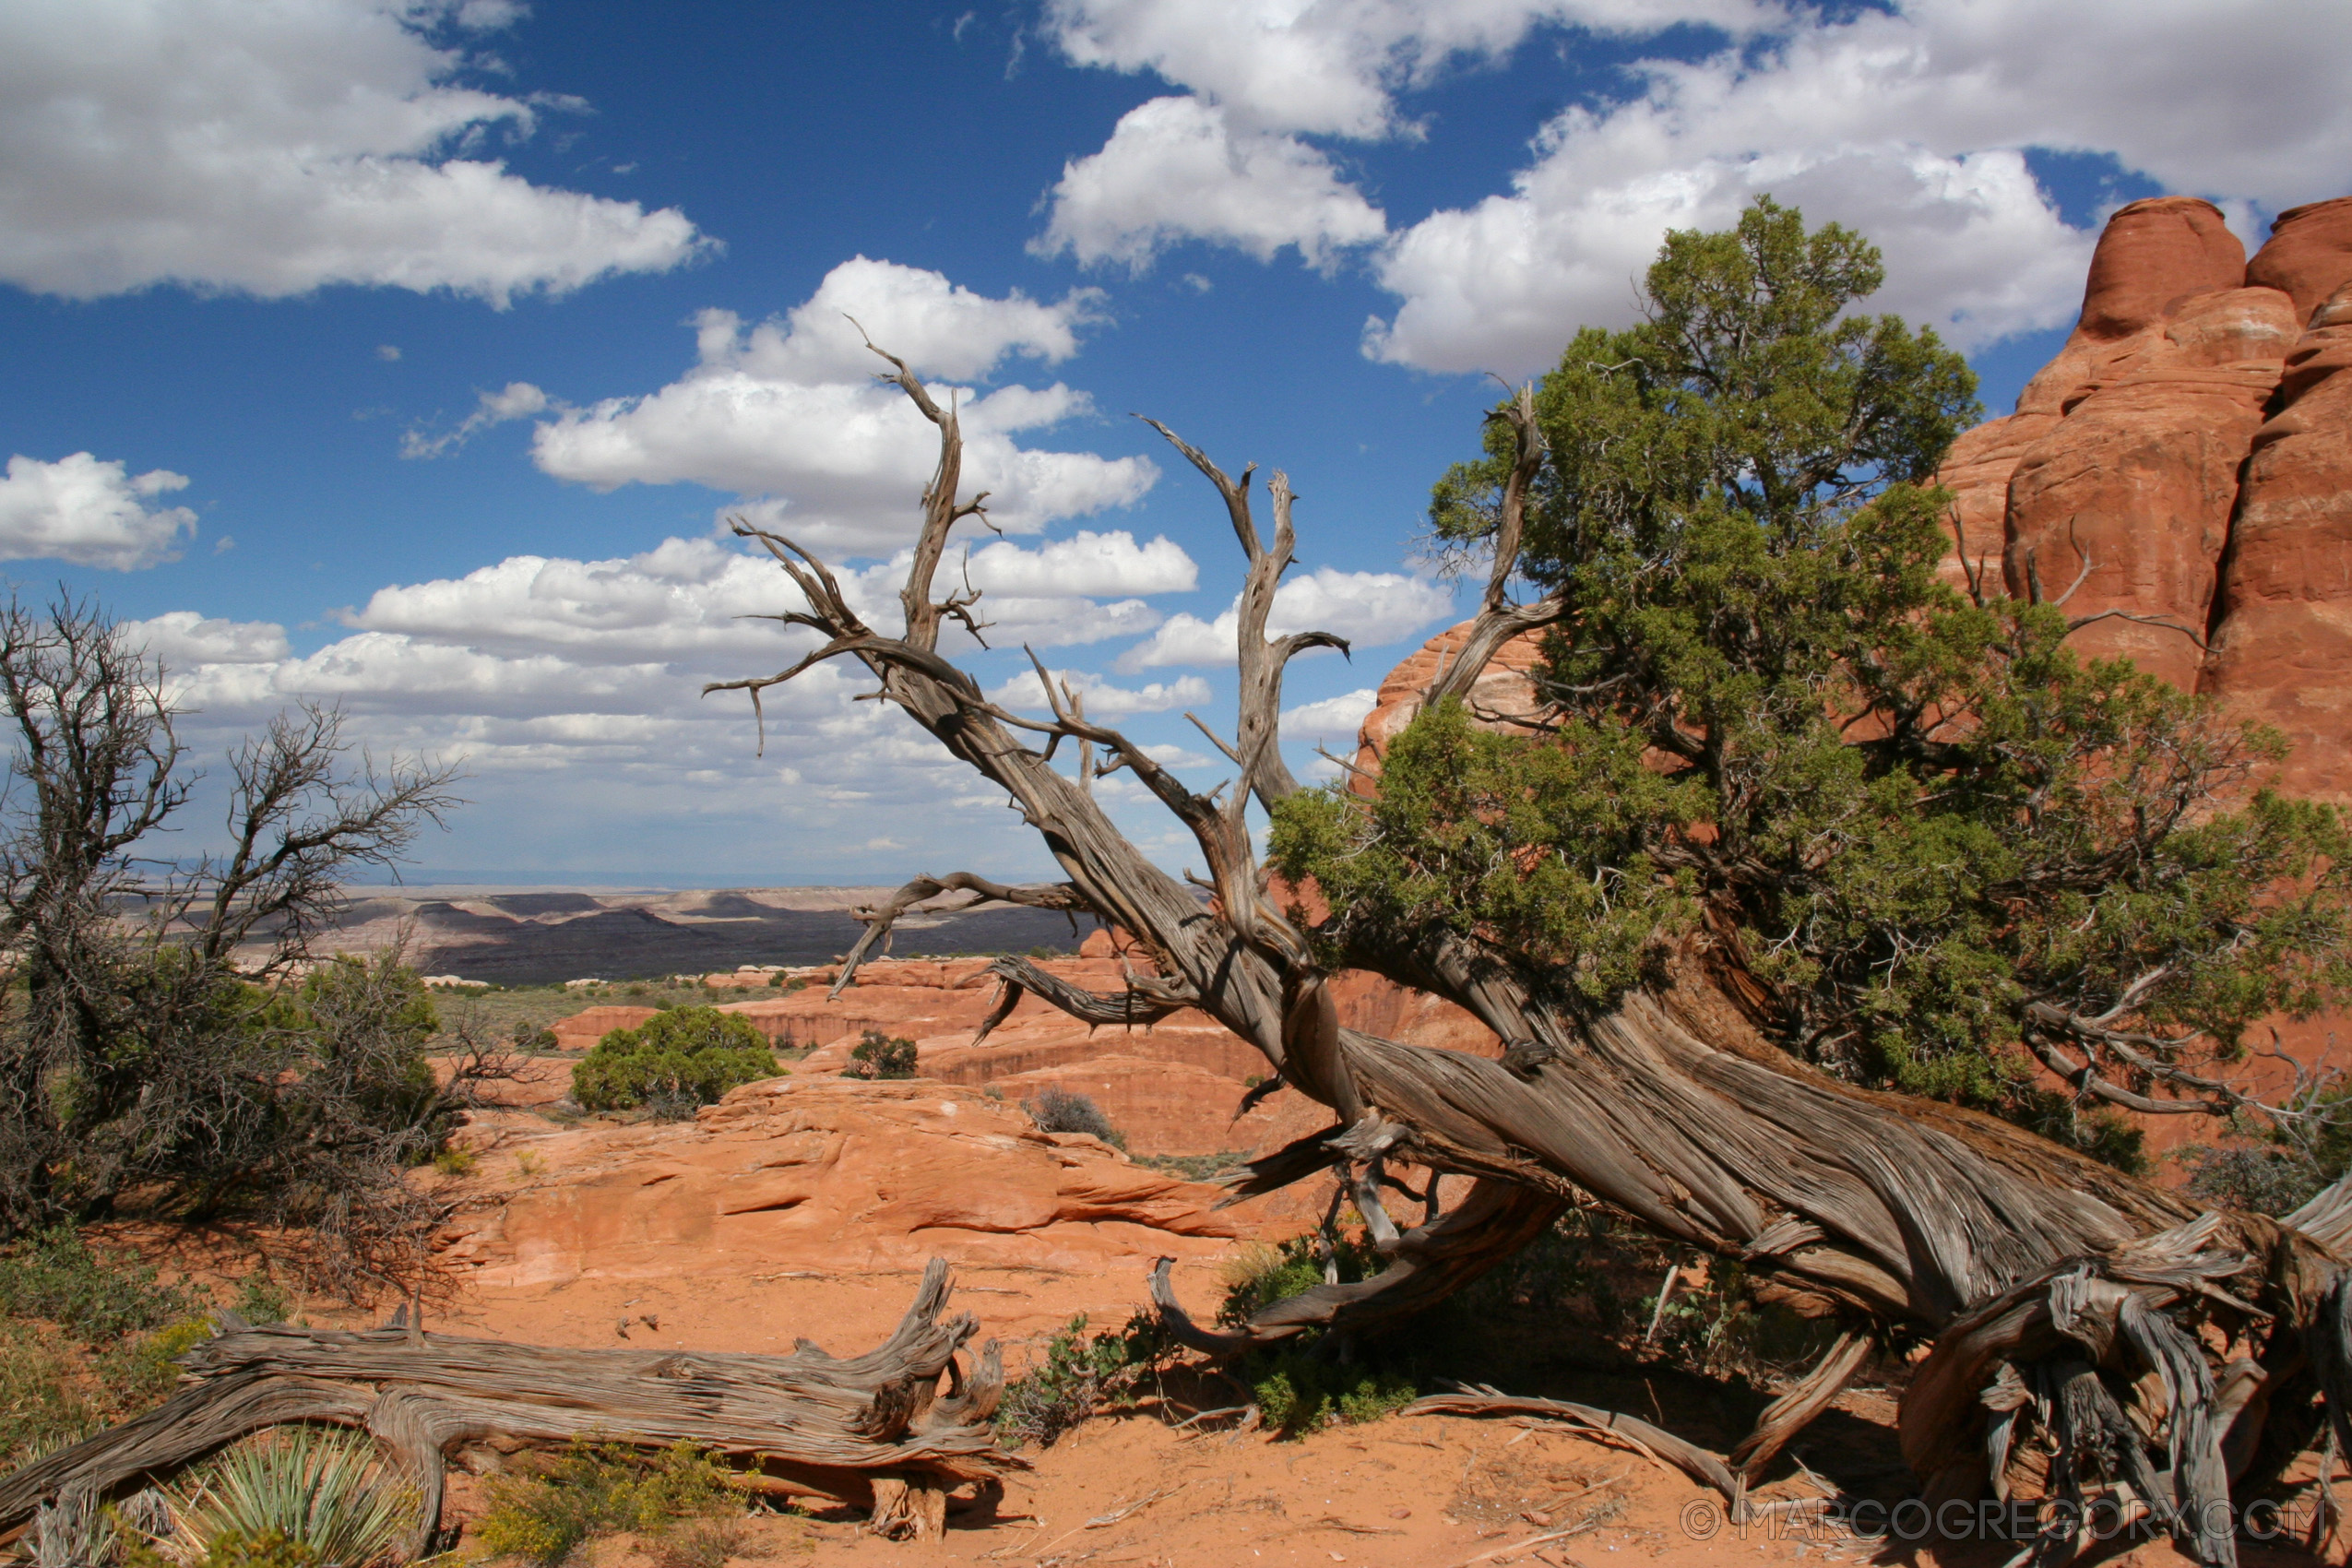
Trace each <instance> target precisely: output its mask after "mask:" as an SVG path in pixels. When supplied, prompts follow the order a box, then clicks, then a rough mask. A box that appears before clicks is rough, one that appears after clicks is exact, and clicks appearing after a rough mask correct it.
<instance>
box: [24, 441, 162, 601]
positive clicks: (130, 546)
mask: <svg viewBox="0 0 2352 1568" xmlns="http://www.w3.org/2000/svg"><path fill="white" fill-rule="evenodd" d="M187 484H188V481H187V476H186V475H184V474H175V473H172V472H171V471H170V470H169V469H152V470H150V471H148V472H147V473H143V474H138V475H136V476H134V475H132V474H130V473H129V472H127V471H126V466H125V464H123V463H120V462H106V461H102V460H101V459H99V458H97V457H92V456H91V455H90V454H89V453H88V452H75V453H72V454H70V455H69V456H66V457H60V458H59V459H58V460H57V461H55V462H53V463H48V462H43V461H42V460H41V459H40V458H38V457H21V456H20V457H10V458H9V459H8V472H7V477H6V478H5V479H0V561H24V560H33V559H47V560H55V561H70V562H72V563H73V564H75V565H77V566H104V567H108V568H110V569H112V570H113V571H117V572H132V571H137V570H138V569H139V568H140V567H143V566H153V565H157V564H160V563H162V562H165V561H176V560H178V559H179V557H180V552H179V542H180V537H181V535H183V534H194V533H195V532H196V514H195V513H194V512H192V511H190V510H189V509H188V508H187V507H185V506H156V505H149V503H150V502H152V501H153V500H154V498H155V497H157V496H159V495H162V494H165V493H169V492H171V491H174V490H184V489H186V488H187Z"/></svg>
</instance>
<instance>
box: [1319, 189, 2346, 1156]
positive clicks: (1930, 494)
mask: <svg viewBox="0 0 2352 1568" xmlns="http://www.w3.org/2000/svg"><path fill="white" fill-rule="evenodd" d="M1882 276H1883V273H1882V268H1881V267H1880V263H1879V256H1878V253H1877V251H1876V250H1875V249H1874V248H1873V247H1872V246H1871V245H1870V244H1867V243H1866V242H1865V241H1863V240H1862V239H1861V238H1860V237H1859V236H1857V235H1855V234H1853V233H1851V232H1848V231H1847V230H1844V229H1841V228H1839V227H1838V226H1837V225H1835V224H1829V225H1825V226H1823V227H1822V228H1820V229H1818V230H1815V231H1813V232H1810V233H1809V232H1806V230H1805V227H1804V225H1803V222H1802V220H1800V217H1799V215H1798V214H1797V213H1796V212H1795V211H1794V210H1792V209H1789V208H1782V207H1779V206H1777V205H1776V204H1775V203H1774V202H1772V201H1771V200H1770V199H1769V198H1765V199H1762V200H1759V201H1758V202H1756V203H1755V204H1754V205H1753V206H1752V207H1751V208H1749V209H1748V210H1747V211H1746V212H1745V213H1744V214H1742V216H1741V217H1740V222H1739V225H1738V227H1737V228H1736V229H1734V230H1732V231H1730V232H1721V233H1699V232H1680V233H1675V234H1672V235H1669V238H1668V240H1667V242H1666V244H1665V247H1664V249H1663V251H1662V252H1661V253H1660V255H1659V257H1658V260H1657V264H1656V265H1655V266H1654V267H1652V268H1651V269H1650V272H1649V275H1648V279H1647V283H1646V288H1645V293H1644V302H1645V312H1644V319H1643V320H1642V321H1641V322H1640V323H1639V324H1638V325H1636V326H1634V327H1630V328H1627V329H1625V330H1622V331H1614V332H1611V331H1604V330H1600V329H1598V328H1589V327H1588V328H1586V329H1585V330H1584V331H1582V332H1580V333H1578V334H1577V335H1576V338H1575V339H1574V341H1573V342H1572V343H1570V344H1569V346H1568V349H1567V351H1566V352H1565V353H1564V354H1562V357H1561V361H1560V364H1559V367H1558V368H1557V369H1556V370H1554V371H1552V372H1551V373H1550V374H1548V375H1546V376H1545V377H1543V379H1542V381H1541V383H1540V384H1539V385H1538V386H1537V387H1536V388H1535V390H1534V395H1533V398H1532V401H1531V403H1530V404H1528V405H1526V412H1527V413H1528V414H1530V415H1531V416H1532V421H1531V423H1532V426H1533V428H1532V429H1528V430H1526V431H1525V433H1524V434H1523V429H1522V427H1523V426H1525V425H1527V424H1528V423H1530V421H1528V420H1526V419H1525V418H1522V419H1516V420H1515V419H1514V418H1513V417H1512V415H1513V413H1514V411H1515V406H1513V405H1506V406H1505V408H1504V409H1503V410H1499V411H1498V414H1497V416H1496V417H1495V418H1494V419H1492V420H1491V421H1490V422H1489V425H1488V438H1487V442H1486V453H1485V456H1484V457H1482V458H1481V459H1479V460H1478V461H1475V462H1470V463H1465V464H1462V465H1459V466H1457V467H1456V468H1455V469H1453V470H1452V471H1451V472H1449V473H1448V474H1446V475H1445V476H1444V478H1443V480H1442V481H1440V482H1439V483H1438V485H1437V487H1436V491H1435V495H1434V502H1433V505H1432V507H1431V520H1432V523H1433V525H1434V529H1433V531H1434V533H1435V536H1436V539H1437V540H1438V541H1439V542H1440V543H1441V544H1442V545H1443V546H1444V547H1446V548H1448V549H1451V550H1454V551H1456V552H1475V551H1478V550H1479V549H1481V548H1485V549H1491V548H1492V547H1493V544H1494V542H1495V540H1496V536H1497V533H1498V531H1499V530H1500V529H1503V528H1504V527H1505V526H1506V525H1507V523H1514V522H1515V523H1516V524H1517V525H1518V527H1519V528H1521V529H1523V530H1524V531H1523V533H1522V535H1521V537H1520V539H1519V540H1518V541H1517V542H1518V546H1519V548H1518V552H1517V563H1518V568H1519V573H1520V575H1521V576H1522V578H1523V580H1524V582H1525V583H1526V585H1527V586H1528V587H1530V588H1532V589H1533V590H1535V593H1536V594H1538V595H1539V596H1540V598H1539V599H1538V600H1537V601H1536V602H1535V603H1534V604H1533V605H1532V606H1531V608H1530V611H1529V612H1528V614H1527V616H1526V619H1527V621H1528V622H1530V623H1535V624H1542V626H1543V627H1544V630H1543V633H1542V636H1543V656H1542V660H1541V663H1540V665H1539V667H1538V670H1537V671H1536V677H1535V689H1536V702H1537V707H1536V709H1535V711H1532V712H1528V713H1521V714H1511V715H1500V714H1488V713H1480V712H1477V711H1475V710H1474V709H1473V707H1470V706H1469V705H1467V704H1466V703H1464V702H1462V701H1460V700H1447V701H1442V702H1439V703H1436V704H1433V705H1431V707H1429V708H1428V709H1427V710H1425V711H1424V712H1422V713H1421V714H1420V716H1419V717H1418V718H1417V719H1416V720H1415V722H1414V723H1413V725H1412V727H1411V728H1410V729H1409V730H1408V731H1406V732H1405V733H1404V734H1403V735H1401V736H1400V737H1399V738H1398V739H1397V740H1396V742H1395V744H1394V746H1393V748H1392V749H1391V750H1390V752H1389V753H1388V754H1387V757H1386V759H1385V762H1384V768H1383V771H1382V773H1381V776H1380V778H1379V784H1378V790H1377V798H1376V799H1366V798H1364V796H1363V795H1362V794H1361V793H1359V792H1350V791H1348V790H1344V789H1342V790H1325V791H1322V792H1318V793H1312V794H1305V795H1301V796H1296V797H1293V798H1292V799H1291V800H1290V801H1289V802H1286V803H1285V804H1284V805H1283V806H1282V807H1281V808H1280V810H1278V811H1277V820H1276V826H1275V832H1274V840H1273V842H1274V850H1275V857H1276V859H1277V862H1278V864H1279V865H1280V868H1281V869H1282V871H1283V872H1284V873H1285V874H1286V875H1288V876H1289V877H1291V878H1294V879H1304V878H1308V877H1313V878H1314V879H1315V880H1316V881H1317V882H1318V883H1319V885H1320V886H1321V889H1322V891H1323V893H1324V897H1327V898H1328V899H1329V901H1330V904H1331V906H1332V908H1333V909H1334V910H1335V915H1334V918H1333V919H1332V920H1331V921H1330V922H1328V924H1327V925H1326V926H1325V927H1324V930H1323V932H1322V938H1323V941H1324V945H1325V946H1326V947H1327V948H1329V949H1331V950H1332V951H1333V952H1335V953H1343V952H1344V951H1345V950H1346V949H1348V947H1350V946H1355V947H1359V948H1361V947H1366V946H1370V945H1373V944H1394V943H1398V942H1405V943H1411V942H1414V941H1416V940H1420V939H1422V938H1424V937H1426V936H1427V935H1430V934H1432V933H1434V932H1439V931H1445V932H1453V933H1456V934H1458V935H1461V936H1465V937H1467V938H1469V939H1471V940H1473V941H1474V942H1476V943H1477V944H1480V945H1481V946H1483V947H1485V948H1486V949H1488V950H1489V951H1490V952H1491V954H1492V955H1494V956H1496V958H1497V960H1498V961H1501V962H1506V963H1508V964H1510V965H1511V966H1512V967H1513V968H1515V969H1517V970H1519V971H1521V972H1523V973H1525V974H1526V975H1527V976H1528V977H1530V978H1531V979H1532V980H1535V981H1536V982H1537V983H1538V985H1540V986H1541V987H1543V988H1544V989H1545V990H1547V991H1549V992H1551V993H1553V994H1555V995H1557V996H1559V997H1561V998H1562V1000H1564V1001H1566V1002H1567V1003H1569V1004H1573V1005H1574V1006H1577V1007H1580V1008H1583V1009H1586V1011H1593V1010H1598V1009H1599V1008H1603V1007H1606V1006H1607V1005H1608V1004H1610V1003H1611V1002H1612V1001H1613V1000H1614V999H1615V998H1616V997H1617V996H1618V995H1619V994H1621V992H1623V991H1624V990H1625V988H1627V987H1628V986H1629V985H1632V984H1633V983H1635V982H1636V981H1637V980H1641V979H1642V978H1643V977H1644V975H1645V970H1648V969H1654V968H1655V966H1656V965H1657V963H1658V962H1659V961H1660V959H1661V957H1662V956H1663V955H1664V954H1665V953H1666V952H1667V951H1668V949H1669V947H1670V946H1672V945H1673V944H1677V943H1678V942H1679V941H1681V939H1683V938H1686V937H1688V936H1690V935H1692V934H1693V933H1696V932H1701V931H1704V932H1705V933H1706V934H1707V936H1708V937H1709V938H1710V939H1711V945H1712V948H1713V950H1714V951H1715V952H1716V954H1717V955H1719V956H1722V957H1724V958H1726V959H1728V962H1729V964H1730V966H1731V967H1732V968H1734V969H1735V970H1736V971H1737V973H1738V989H1739V991H1740V992H1741V993H1742V994H1743V995H1745V996H1747V997H1748V998H1749V1000H1750V1001H1751V1003H1752V1004H1753V1006H1754V1008H1755V1010H1756V1011H1757V1012H1758V1014H1759V1015H1760V1016H1761V1017H1762V1019H1763V1020H1764V1022H1765V1023H1766V1024H1767V1026H1768V1028H1769V1030H1770V1032H1772V1033H1773V1034H1775V1035H1776V1037H1777V1039H1779V1040H1780V1041H1781V1042H1782V1043H1783V1044H1784V1045H1785V1046H1786V1048H1787V1049H1788V1050H1789V1051H1792V1052H1794V1053H1795V1054H1796V1055H1798V1056H1800V1057H1801V1058H1803V1059H1804V1060H1806V1061H1809V1062H1812V1063H1817V1064H1819V1065H1822V1066H1823V1067H1826V1068H1828V1069H1829V1070H1831V1071H1833V1072H1835V1074H1837V1075H1839V1076H1841V1077H1844V1078H1846V1079H1847V1080H1848V1081H1850V1082H1854V1083H1858V1084H1862V1085H1867V1086H1872V1087H1888V1088H1895V1089H1900V1090H1903V1091H1907V1092H1909V1093H1913V1094H1920V1095H1927V1096H1932V1097H1935V1098H1938V1099H1948V1100H1954V1101H1958V1102H1961V1103H1966V1104H1969V1105H1974V1106H1978V1107H1981V1108H1985V1109H1990V1110H1992V1111H1996V1112H1997V1113H1999V1114H2002V1115H2003V1116H2006V1117H2008V1118H2010V1119H2012V1120H2014V1121H2017V1122H2020V1123H2025V1124H2027V1125H2030V1126H2033V1127H2035V1128H2037V1129H2039V1130H2041V1131H2044V1132H2048V1133H2051V1134H2056V1135H2060V1136H2063V1137H2067V1138H2071V1139H2073V1141H2076V1142H2077V1143H2079V1144H2081V1145H2083V1146H2087V1147H2090V1148H2092V1149H2094V1150H2096V1151H2097V1152H2098V1153H2099V1154H2101V1155H2102V1156H2104V1157H2105V1158H2108V1159H2110V1160H2112V1161H2114V1162H2117V1163H2122V1164H2126V1165H2129V1164H2131V1163H2132V1161H2133V1159H2134V1158H2135V1150H2136V1145H2137V1140H2138V1134H2137V1132H2136V1131H2135V1130H2133V1129H2132V1128H2130V1127H2128V1126H2127V1125H2126V1124H2125V1123H2124V1122H2123V1121H2122V1119H2120V1118H2118V1117H2116V1116H2114V1115H2112V1114H2111V1113H2106V1110H2105V1108H2111V1107H2126V1108H2130V1109H2132V1110H2134V1111H2204V1110H2210V1109H2221V1110H2229V1109H2232V1108H2235V1107H2238V1106H2239V1104H2240V1101H2239V1097H2238V1095H2237V1093H2236V1091H2235V1090H2233V1089H2231V1088H2228V1087H2224V1086H2223V1084H2222V1082H2221V1081H2220V1080H2221V1079H2222V1078H2224V1077H2227V1075H2228V1073H2227V1064H2228V1063H2234V1062H2236V1061H2238V1060H2239V1058H2240V1057H2241V1056H2242V1054H2243V1051H2244V1044H2243V1036H2244V1034H2245V1032H2246V1030H2247V1028H2248V1026H2249V1025H2250V1024H2251V1023H2252V1022H2253V1021H2254V1020H2255V1019H2257V1018H2260V1017H2261V1016H2263V1015H2265V1014H2268V1013H2273V1012H2278V1011H2286V1012H2300V1011H2306V1010H2310V1009H2312V1008H2316V1007H2319V1006H2321V1005H2322V1004H2326V1003H2327V1002H2329V1001H2330V1000H2331V999H2334V998H2340V997H2342V996H2343V995H2345V994H2346V989H2347V982H2352V963H2347V959H2346V930H2347V921H2346V876H2347V865H2346V861H2347V849H2352V845H2347V840H2346V834H2345V829H2344V826H2343V824H2342V823H2341V822H2340V820H2339V819H2338V817H2337V814H2335V813H2334V811H2332V810H2331V809H2329V808H2327V807H2324V806H2322V805H2318V804H2313V803H2310V802H2300V801H2292V800H2287V799H2283V798H2281V797H2279V796H2277V795H2275V794H2271V793H2268V792H2265V791H2263V790H2261V789H2260V784H2261V780H2262V776H2263V770H2264V768H2265V766H2267V765H2270V764H2272V763H2275V761H2276V760H2277V758H2278V757H2279V756H2280V755H2281V750H2280V742H2278V741H2277V739H2276V738H2275V736H2274V735H2271V734H2268V733H2265V732H2263V731H2259V730H2256V729H2253V728H2251V727H2249V726H2244V725H2239V724H2235V723H2230V722H2227V721H2226V720H2225V719H2222V718H2221V717H2220V716H2219V715H2217V714H2216V713H2215V712H2214V711H2213V709H2212V707H2211V705H2210V704H2209V703H2206V702H2204V701H2202V700H2200V699H2198V698H2196V697H2194V696H2192V695H2187V694H2184V693H2182V692H2180V691H2178V690H2176V689H2174V688H2173V687H2171V686H2169V685H2167V684H2166V683H2162V682H2160V681H2158V680H2156V679H2155V678H2153V677H2151V676H2148V675H2145V674H2142V673H2140V672H2138V671H2135V670H2133V669H2132V667H2131V666H2130V665H2129V664H2127V663H2123V662H2120V661H2117V662H2100V661H2092V662H2087V663H2086V662H2085V661H2083V660H2081V659H2077V658H2076V656H2075V655H2074V654H2073V652H2072V651H2071V650H2070V649H2069V648H2068V647H2067V646H2066V636H2067V634H2068V632H2069V630H2070V622H2069V620H2068V617H2067V615H2066V613H2065V612H2064V611H2063V610H2062V609H2061V608H2060V607H2059V606H2056V605H2053V604H2049V603H2043V602H2034V601H2030V600H2013V599H2007V598H2003V597H2000V595H1999V594H1998V591H1997V589H1996V588H1994V587H1993V586H1992V585H1990V584H1986V583H1982V582H1976V583H1973V584H1972V585H1971V591H1967V592H1964V591H1961V589H1960V588H1956V587H1955V586H1954V584H1953V583H1952V582H1951V581H1950V580H1949V579H1947V578H1946V577H1945V576H1942V573H1941V572H1940V570H1939V567H1940V564H1942V562H1943V561H1944V559H1945V558H1946V557H1947V556H1948V555H1949V554H1950V553H1951V549H1952V543H1953V537H1952V534H1951V533H1950V531H1949V526H1950V525H1949V522H1948V497H1947V496H1946V495H1945V493H1943V492H1942V491H1940V490H1938V489H1937V488H1935V484H1934V473H1935V469H1936V465H1937V463H1938V462H1939V461H1940V460H1941V458H1942V455H1943V453H1944V450H1945V448H1946V447H1947V446H1948V445H1950V443H1951V441H1952V438H1953V436H1954V434H1957V433H1958V432H1959V431H1960V430H1961V429H1963V428H1965V427H1966V425H1967V424H1968V423H1970V422H1973V421H1974V420H1975V419H1976V418H1977V416H1978V406H1977V402H1976V398H1975V395H1974V394H1975V384H1974V377H1973V376H1972V375H1971V374H1970V373H1969V371H1968V369H1967V368H1966V365H1965V364H1964V363H1963V362H1962V361H1961V359H1960V357H1959V356H1958V355H1957V354H1955V353H1953V352H1952V351H1950V350H1947V349H1945V348H1944V347H1943V346H1942V344H1941V343H1939V342H1938V340H1937V339H1936V337H1935V335H1934V334H1933V333H1932V332H1930V331H1927V330H1918V331H1915V330H1913V329H1911V328H1909V327H1907V326H1905V325H1904V323H1903V322H1902V321H1901V320H1899V319H1898V318H1896V317H1894V316H1891V315H1878V316H1873V315H1865V314H1862V313H1860V312H1859V311H1858V310H1856V309H1855V308H1854V307H1855V305H1856V303H1857V302H1859V301H1860V300H1862V299H1864V298H1865V297H1866V296H1868V295H1869V294H1870V293H1871V291H1873V290H1875V289H1876V288H1877V287H1878V286H1879V283H1880V281H1881V279H1882ZM1523 462H1525V463H1528V464H1532V465H1534V466H1533V467H1532V469H1531V471H1529V472H1527V473H1526V474H1524V475H1523V476H1522V480H1521V484H1520V487H1519V489H1520V492H1521V494H1520V495H1519V496H1517V497H1514V496H1513V494H1512V492H1513V488H1514V487H1513V485H1512V475H1513V470H1514V469H1515V467H1516V466H1519V465H1520V464H1522V463H1523ZM1507 499H1508V500H1510V501H1511V502H1512V505H1513V506H1514V507H1518V506H1521V505H1523V506H1524V515H1523V517H1514V518H1510V519H1506V517H1505V516H1504V513H1505V504H1506V500H1507ZM1495 587H1496V588H1497V589H1498V590H1499V589H1501V588H1502V587H1503V585H1502V584H1501V583H1497V584H1496V585H1495ZM2037 597H2038V596H2037ZM1474 718H1475V719H1479V720H1482V721H1483V722H1482V723H1479V724H1474V723H1473V722H1472V720H1473V719H1474ZM2036 1061H2038V1063H2040V1065H2041V1066H2043V1067H2045V1068H2047V1069H2048V1072H2047V1073H2037V1072H2036V1071H2034V1066H2035V1063H2036ZM2051 1075H2056V1076H2055V1078H2053V1077H2052V1076H2051ZM2058 1080H2063V1081H2064V1082H2065V1083H2066V1084H2067V1085H2068V1086H2070V1087H2069V1088H2068V1089H2067V1090H2065V1091H2063V1092H2061V1091H2060V1090H2057V1089H2055V1088H2053V1087H2050V1086H2051V1085H2052V1084H2053V1083H2054V1082H2056V1081H2058Z"/></svg>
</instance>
